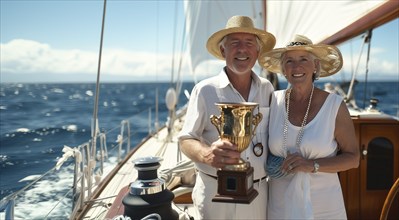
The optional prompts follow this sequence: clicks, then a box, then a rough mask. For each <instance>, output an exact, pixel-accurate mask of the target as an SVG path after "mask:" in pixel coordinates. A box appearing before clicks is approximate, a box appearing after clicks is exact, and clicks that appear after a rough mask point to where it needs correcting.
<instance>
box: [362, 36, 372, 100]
mask: <svg viewBox="0 0 399 220" xmlns="http://www.w3.org/2000/svg"><path fill="white" fill-rule="evenodd" d="M372 33H373V29H370V30H368V31H367V35H366V37H365V39H364V41H365V42H367V43H368V48H367V60H366V75H365V84H364V93H363V108H365V107H366V94H367V82H368V73H369V61H370V48H371V37H372Z"/></svg>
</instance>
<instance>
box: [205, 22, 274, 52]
mask: <svg viewBox="0 0 399 220" xmlns="http://www.w3.org/2000/svg"><path fill="white" fill-rule="evenodd" d="M232 33H249V34H255V35H256V36H257V37H258V38H259V40H260V41H261V42H262V44H263V45H261V48H262V51H269V50H271V49H273V47H274V45H275V44H276V38H275V37H274V36H273V35H272V34H270V33H269V32H266V31H264V30H261V29H257V28H255V27H254V23H253V21H252V19H251V18H250V17H247V16H238V15H236V16H233V17H231V18H230V19H229V20H228V21H227V24H226V28H225V29H222V30H220V31H218V32H216V33H214V34H213V35H212V36H211V37H209V39H208V42H207V43H206V48H207V49H208V51H209V53H211V54H212V55H213V56H215V57H217V58H219V59H221V60H224V57H223V55H222V53H221V51H220V48H219V43H220V41H221V40H222V39H223V38H224V37H225V36H226V35H228V34H232Z"/></svg>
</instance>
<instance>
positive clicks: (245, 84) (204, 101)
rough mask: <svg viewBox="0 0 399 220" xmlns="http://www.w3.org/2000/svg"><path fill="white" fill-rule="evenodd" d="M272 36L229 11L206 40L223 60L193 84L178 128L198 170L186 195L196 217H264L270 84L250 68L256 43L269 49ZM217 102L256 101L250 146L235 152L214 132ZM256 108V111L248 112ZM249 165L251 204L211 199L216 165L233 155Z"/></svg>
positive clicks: (232, 160)
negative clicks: (251, 170)
mask: <svg viewBox="0 0 399 220" xmlns="http://www.w3.org/2000/svg"><path fill="white" fill-rule="evenodd" d="M275 42H276V40H275V37H274V36H273V35H272V34H270V33H268V32H266V31H263V30H260V29H256V28H255V27H254V25H253V21H252V19H251V18H249V17H246V16H233V17H231V18H230V19H229V20H228V22H227V25H226V28H225V29H222V30H220V31H218V32H216V33H214V34H213V35H212V36H211V37H210V38H209V39H208V42H207V45H206V46H207V49H208V51H209V53H211V54H212V55H214V56H215V57H217V58H219V59H223V60H225V61H226V66H225V67H224V68H223V69H222V71H221V72H220V74H219V75H217V76H214V77H211V78H208V79H205V80H203V81H201V82H199V83H198V84H197V85H195V87H194V88H193V91H192V93H191V96H190V101H189V105H188V109H187V115H186V120H185V124H184V126H183V129H182V131H181V133H180V134H179V144H180V148H181V150H182V151H183V153H184V154H186V155H187V156H188V157H189V158H190V159H192V160H193V161H194V162H195V165H196V168H197V170H198V175H197V179H196V183H195V186H194V189H193V194H192V198H193V201H194V205H195V207H196V210H197V212H198V213H197V214H198V216H200V218H201V219H266V204H267V184H266V180H265V177H266V173H265V170H264V163H265V160H266V154H267V145H266V144H267V133H268V131H267V124H268V114H269V98H270V94H271V93H272V92H273V86H272V84H271V83H270V82H269V81H268V80H266V79H264V78H260V77H258V76H257V75H256V74H255V73H254V72H253V71H252V68H253V66H254V65H255V63H256V61H257V59H258V55H259V52H260V50H261V49H263V50H266V51H268V50H271V49H273V47H274V45H275ZM217 102H236V103H238V102H256V103H259V111H260V112H261V113H262V114H263V120H262V121H261V122H260V124H259V125H258V128H257V130H256V135H255V136H254V137H253V139H252V143H251V144H250V146H249V147H248V148H247V149H246V150H245V151H243V152H242V153H241V155H240V153H239V152H238V151H237V146H236V145H234V144H232V143H230V142H229V141H227V140H221V139H220V138H219V134H218V131H217V129H216V127H215V126H214V125H213V124H212V123H211V121H210V116H211V115H220V112H219V110H218V108H217V107H216V106H215V103H217ZM254 113H256V112H254ZM240 157H241V158H243V159H244V160H247V161H250V164H251V166H252V167H254V188H255V189H256V190H257V191H258V192H259V195H258V196H257V197H256V198H255V199H254V200H253V201H252V202H251V204H236V203H221V202H212V198H213V197H214V196H215V195H216V194H217V179H216V178H217V174H216V173H217V169H218V168H221V167H224V166H225V165H228V164H235V163H237V162H238V160H239V158H240Z"/></svg>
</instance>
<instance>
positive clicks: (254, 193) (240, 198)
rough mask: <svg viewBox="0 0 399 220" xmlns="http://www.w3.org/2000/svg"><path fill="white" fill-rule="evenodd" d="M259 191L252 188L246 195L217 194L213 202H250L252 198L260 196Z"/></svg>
mask: <svg viewBox="0 0 399 220" xmlns="http://www.w3.org/2000/svg"><path fill="white" fill-rule="evenodd" d="M258 194H259V193H258V191H256V190H251V191H250V192H249V194H248V195H246V196H232V195H219V194H218V195H216V196H215V197H213V199H212V202H224V203H243V204H250V203H251V202H252V200H254V199H255V198H256V196H258Z"/></svg>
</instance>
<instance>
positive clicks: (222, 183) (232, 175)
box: [210, 102, 262, 204]
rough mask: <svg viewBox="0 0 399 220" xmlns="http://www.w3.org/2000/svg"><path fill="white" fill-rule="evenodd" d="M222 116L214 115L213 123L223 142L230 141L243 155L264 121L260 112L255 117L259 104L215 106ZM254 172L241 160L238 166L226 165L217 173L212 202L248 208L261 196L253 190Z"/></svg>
mask: <svg viewBox="0 0 399 220" xmlns="http://www.w3.org/2000/svg"><path fill="white" fill-rule="evenodd" d="M215 105H216V106H217V107H218V109H219V111H220V115H219V116H216V115H211V117H210V120H211V123H212V124H213V125H214V126H215V127H216V129H217V131H218V133H219V137H220V139H225V140H229V141H230V142H231V143H233V144H235V145H237V151H239V152H240V153H241V152H243V151H244V150H246V149H247V148H248V147H249V144H250V143H251V140H252V138H253V136H254V135H255V130H256V127H257V126H258V124H259V122H260V121H261V120H262V114H261V113H260V112H259V110H258V113H257V114H256V115H254V113H253V112H254V109H255V108H257V107H258V108H259V105H258V103H254V102H241V103H228V102H221V103H215ZM253 173H254V168H253V167H251V165H250V163H249V162H246V161H245V160H243V159H242V158H240V160H239V162H238V163H237V164H232V165H226V166H224V167H223V168H221V169H220V170H218V171H217V181H218V194H217V195H216V196H215V197H214V198H213V199H212V201H213V202H229V203H246V204H249V203H251V201H252V200H253V199H254V198H255V197H256V196H257V195H258V192H257V191H256V190H255V189H254V188H253Z"/></svg>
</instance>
